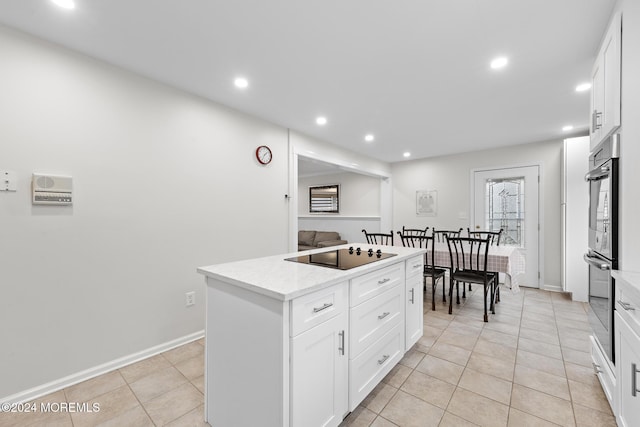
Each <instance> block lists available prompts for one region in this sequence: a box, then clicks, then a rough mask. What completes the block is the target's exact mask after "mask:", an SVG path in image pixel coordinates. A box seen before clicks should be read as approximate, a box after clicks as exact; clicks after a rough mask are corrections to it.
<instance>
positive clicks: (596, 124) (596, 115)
mask: <svg viewBox="0 0 640 427" xmlns="http://www.w3.org/2000/svg"><path fill="white" fill-rule="evenodd" d="M591 117H592V123H591V127H592V129H593V130H598V129H600V128H601V127H602V123H599V122H598V119H600V118H602V113H598V110H593V114H591Z"/></svg>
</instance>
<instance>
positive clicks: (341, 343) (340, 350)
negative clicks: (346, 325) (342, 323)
mask: <svg viewBox="0 0 640 427" xmlns="http://www.w3.org/2000/svg"><path fill="white" fill-rule="evenodd" d="M338 336H339V337H340V347H338V351H339V352H340V355H341V356H344V331H340V332H339V333H338Z"/></svg>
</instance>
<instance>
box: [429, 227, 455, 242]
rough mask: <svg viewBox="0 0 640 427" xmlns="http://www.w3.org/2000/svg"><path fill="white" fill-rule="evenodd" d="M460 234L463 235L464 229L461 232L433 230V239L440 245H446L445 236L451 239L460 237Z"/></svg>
mask: <svg viewBox="0 0 640 427" xmlns="http://www.w3.org/2000/svg"><path fill="white" fill-rule="evenodd" d="M460 233H462V227H460V229H459V230H436V229H435V228H434V229H433V237H434V238H435V239H436V242H438V243H446V241H447V240H446V239H445V236H449V237H460Z"/></svg>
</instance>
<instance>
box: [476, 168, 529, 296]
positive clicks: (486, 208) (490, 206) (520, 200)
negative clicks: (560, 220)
mask: <svg viewBox="0 0 640 427" xmlns="http://www.w3.org/2000/svg"><path fill="white" fill-rule="evenodd" d="M538 180H539V166H526V167H517V168H504V169H492V170H482V171H475V172H474V173H473V189H472V191H473V198H474V203H473V212H472V221H473V224H472V227H473V228H475V229H476V230H480V231H482V230H484V231H499V230H500V229H503V232H502V238H501V239H500V245H501V246H502V245H505V246H516V247H518V248H520V251H521V252H522V254H523V255H524V257H525V275H524V276H523V278H522V279H521V280H520V281H519V282H518V285H520V286H528V287H532V288H538V287H539V286H540V278H539V271H540V269H539V264H538V262H539V260H538V256H539V255H538V248H539V241H540V240H539V222H538V185H539V182H538Z"/></svg>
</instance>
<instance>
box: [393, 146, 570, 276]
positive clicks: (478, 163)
mask: <svg viewBox="0 0 640 427" xmlns="http://www.w3.org/2000/svg"><path fill="white" fill-rule="evenodd" d="M523 164H541V165H542V177H541V185H540V191H541V195H542V197H543V199H542V205H541V206H542V209H543V211H542V212H541V216H540V220H541V221H544V234H543V236H542V240H543V242H544V248H543V249H542V250H541V257H542V259H543V260H544V276H543V283H542V284H541V286H542V285H545V286H549V287H559V286H560V285H561V280H560V278H561V277H560V255H561V253H560V243H561V234H560V232H561V229H560V224H561V210H560V202H561V200H560V189H561V183H562V180H561V175H560V171H561V165H562V140H557V141H547V142H539V143H532V144H523V145H515V146H511V147H503V148H499V149H494V150H483V151H476V152H471V153H463V154H456V155H451V156H441V157H433V158H429V159H422V160H414V161H409V162H400V163H394V164H393V166H392V173H393V182H394V185H393V189H394V193H393V229H394V230H400V229H402V226H403V225H404V226H406V227H409V228H424V227H426V226H428V227H435V228H440V229H457V228H459V227H463V228H465V229H466V227H468V226H469V215H470V210H471V208H470V206H469V203H470V197H471V196H470V173H471V170H472V169H478V168H484V167H487V168H489V167H506V166H511V165H523ZM417 190H437V192H438V210H437V216H435V217H425V216H418V215H416V202H415V197H416V191H417Z"/></svg>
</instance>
